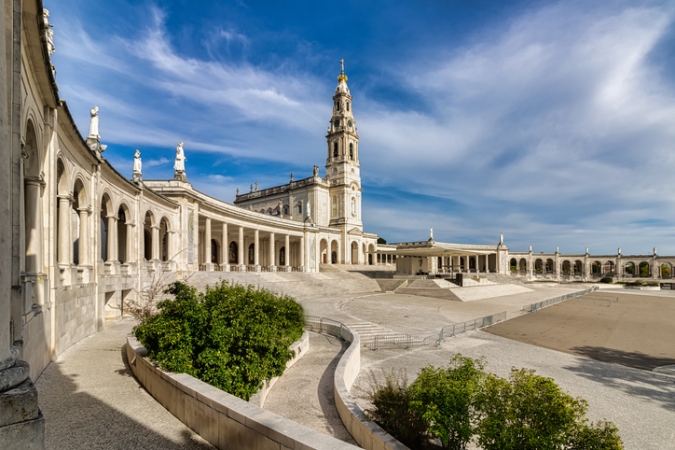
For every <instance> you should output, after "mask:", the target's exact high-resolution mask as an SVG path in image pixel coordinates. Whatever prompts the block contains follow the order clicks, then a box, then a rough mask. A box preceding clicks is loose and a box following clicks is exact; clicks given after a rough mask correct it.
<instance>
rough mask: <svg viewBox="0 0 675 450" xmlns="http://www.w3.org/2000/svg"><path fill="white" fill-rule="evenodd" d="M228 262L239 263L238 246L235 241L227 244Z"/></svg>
mask: <svg viewBox="0 0 675 450" xmlns="http://www.w3.org/2000/svg"><path fill="white" fill-rule="evenodd" d="M228 254H229V260H230V262H229V264H239V246H238V245H237V243H236V242H235V241H232V242H230V245H229V246H228Z"/></svg>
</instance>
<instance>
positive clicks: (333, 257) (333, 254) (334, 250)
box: [330, 239, 339, 264]
mask: <svg viewBox="0 0 675 450" xmlns="http://www.w3.org/2000/svg"><path fill="white" fill-rule="evenodd" d="M338 249H339V243H338V241H337V240H335V239H333V240H332V241H331V243H330V262H331V264H337V263H338Z"/></svg>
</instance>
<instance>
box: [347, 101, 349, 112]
mask: <svg viewBox="0 0 675 450" xmlns="http://www.w3.org/2000/svg"><path fill="white" fill-rule="evenodd" d="M347 111H349V102H347Z"/></svg>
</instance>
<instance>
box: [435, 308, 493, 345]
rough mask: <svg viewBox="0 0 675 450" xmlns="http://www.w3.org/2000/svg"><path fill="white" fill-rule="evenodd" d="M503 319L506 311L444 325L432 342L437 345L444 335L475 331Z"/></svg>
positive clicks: (451, 335) (443, 338)
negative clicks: (435, 339)
mask: <svg viewBox="0 0 675 450" xmlns="http://www.w3.org/2000/svg"><path fill="white" fill-rule="evenodd" d="M504 320H506V311H504V312H500V313H497V314H491V315H489V316H485V317H479V318H478V319H473V320H467V321H466V322H461V323H455V324H452V325H448V326H445V327H443V328H441V331H440V332H439V333H438V340H437V341H436V342H435V343H434V345H436V346H438V345H439V344H440V343H441V342H443V341H444V340H445V338H446V337H453V336H457V335H458V334H463V333H466V332H468V331H475V330H478V329H480V328H485V327H489V326H491V325H494V324H496V323H499V322H503V321H504ZM431 337H432V336H428V338H431Z"/></svg>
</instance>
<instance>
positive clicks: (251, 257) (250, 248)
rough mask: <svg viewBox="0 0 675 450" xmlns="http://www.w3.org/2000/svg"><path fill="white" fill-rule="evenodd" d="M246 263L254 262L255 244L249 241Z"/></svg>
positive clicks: (251, 263)
mask: <svg viewBox="0 0 675 450" xmlns="http://www.w3.org/2000/svg"><path fill="white" fill-rule="evenodd" d="M248 264H249V265H253V264H255V244H254V243H251V244H249V246H248Z"/></svg>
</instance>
